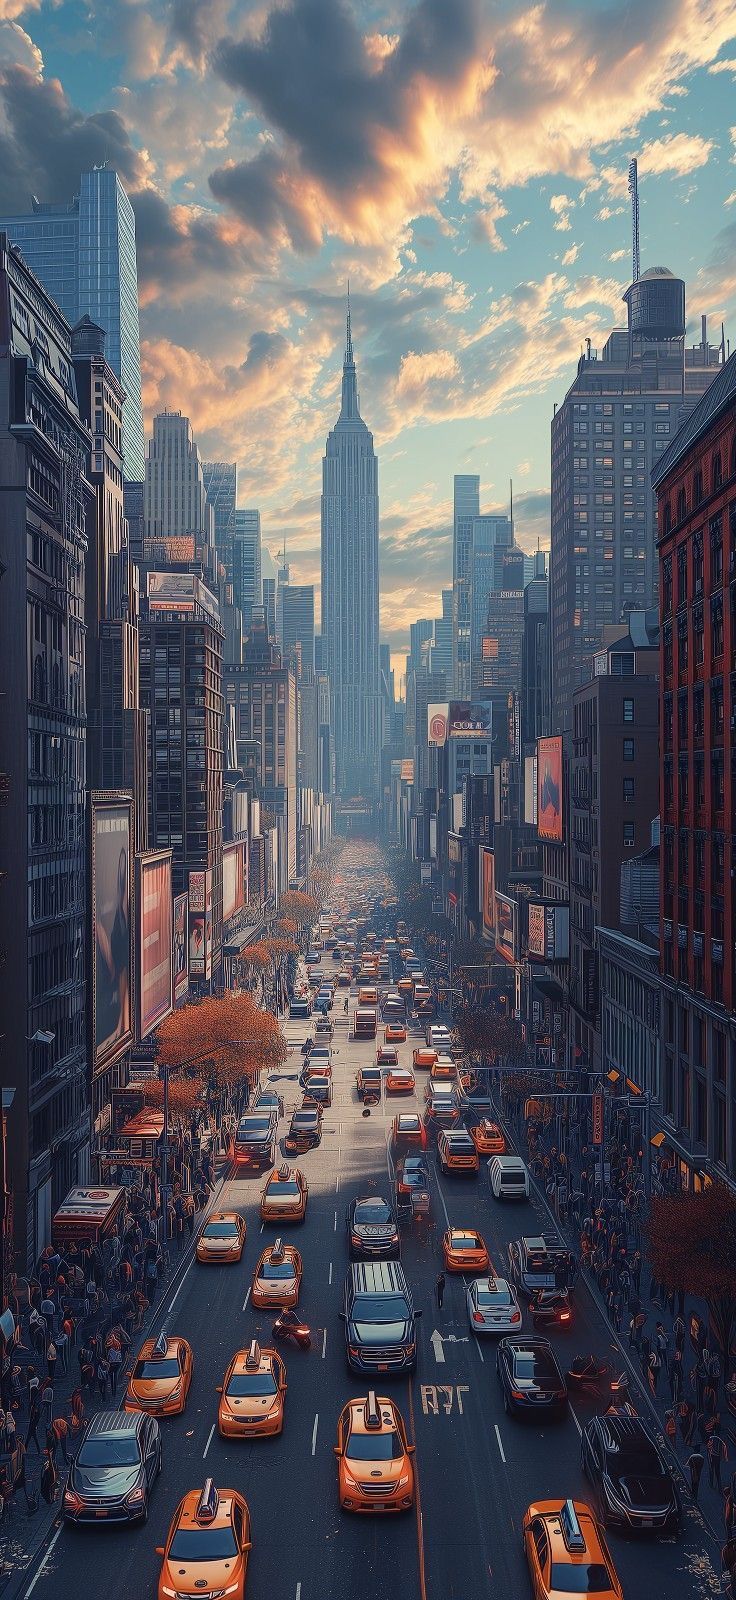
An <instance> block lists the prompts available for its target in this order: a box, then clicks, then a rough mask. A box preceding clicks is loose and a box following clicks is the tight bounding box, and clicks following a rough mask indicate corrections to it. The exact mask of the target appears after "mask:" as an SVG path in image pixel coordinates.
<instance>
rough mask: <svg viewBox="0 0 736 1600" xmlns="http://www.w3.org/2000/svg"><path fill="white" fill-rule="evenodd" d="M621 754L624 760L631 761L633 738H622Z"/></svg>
mask: <svg viewBox="0 0 736 1600" xmlns="http://www.w3.org/2000/svg"><path fill="white" fill-rule="evenodd" d="M623 756H624V761H633V760H634V740H633V739H624V748H623Z"/></svg>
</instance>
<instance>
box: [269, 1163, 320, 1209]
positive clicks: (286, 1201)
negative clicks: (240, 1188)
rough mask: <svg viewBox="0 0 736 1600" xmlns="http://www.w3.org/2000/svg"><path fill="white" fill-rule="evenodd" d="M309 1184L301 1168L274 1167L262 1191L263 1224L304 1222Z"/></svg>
mask: <svg viewBox="0 0 736 1600" xmlns="http://www.w3.org/2000/svg"><path fill="white" fill-rule="evenodd" d="M308 1195H309V1184H308V1183H307V1180H306V1178H305V1176H304V1173H303V1172H301V1171H300V1169H299V1167H289V1166H283V1167H274V1170H273V1172H271V1173H269V1175H268V1177H267V1179H266V1182H265V1184H264V1186H263V1188H262V1190H261V1220H262V1221H263V1222H303V1221H304V1218H305V1217H306V1214H307V1197H308Z"/></svg>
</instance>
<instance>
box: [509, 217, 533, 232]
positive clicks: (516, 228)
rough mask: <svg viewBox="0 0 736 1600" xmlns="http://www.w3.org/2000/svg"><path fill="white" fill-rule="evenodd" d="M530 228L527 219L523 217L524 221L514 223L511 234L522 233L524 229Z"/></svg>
mask: <svg viewBox="0 0 736 1600" xmlns="http://www.w3.org/2000/svg"><path fill="white" fill-rule="evenodd" d="M530 226H531V224H530V221H529V218H528V217H524V220H523V221H522V222H517V223H515V225H514V227H513V228H512V229H511V232H512V233H523V231H524V229H525V228H528V227H530Z"/></svg>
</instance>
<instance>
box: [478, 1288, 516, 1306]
mask: <svg viewBox="0 0 736 1600" xmlns="http://www.w3.org/2000/svg"><path fill="white" fill-rule="evenodd" d="M477 1300H478V1305H479V1306H510V1305H511V1295H510V1294H509V1291H508V1289H479V1290H478V1294H477Z"/></svg>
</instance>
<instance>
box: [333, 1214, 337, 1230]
mask: <svg viewBox="0 0 736 1600" xmlns="http://www.w3.org/2000/svg"><path fill="white" fill-rule="evenodd" d="M333 1231H334V1232H335V1233H337V1212H335V1226H334V1230H333Z"/></svg>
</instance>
